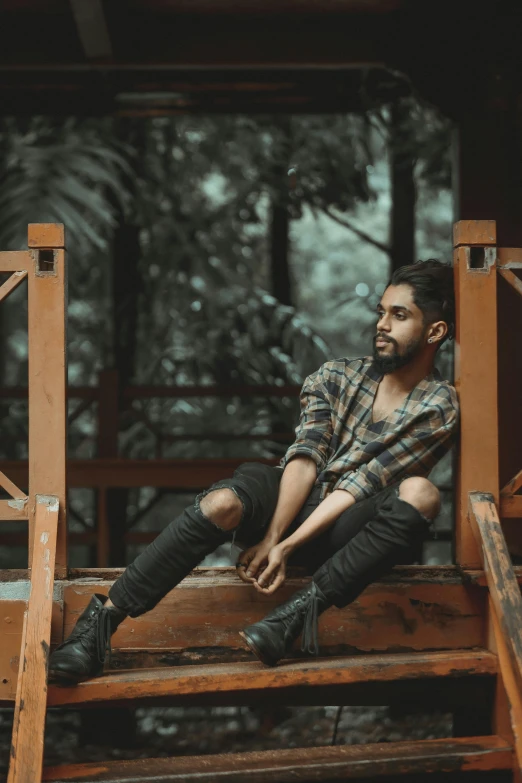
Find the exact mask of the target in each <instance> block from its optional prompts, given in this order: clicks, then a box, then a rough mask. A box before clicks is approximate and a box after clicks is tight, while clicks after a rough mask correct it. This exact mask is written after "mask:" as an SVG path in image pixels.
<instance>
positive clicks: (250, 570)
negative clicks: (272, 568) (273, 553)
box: [236, 538, 274, 583]
mask: <svg viewBox="0 0 522 783" xmlns="http://www.w3.org/2000/svg"><path fill="white" fill-rule="evenodd" d="M273 546H274V544H273V542H272V541H269V540H268V539H266V538H265V539H263V540H262V541H260V542H259V544H255V546H251V547H250V549H245V551H244V552H241V554H240V555H239V557H238V560H237V563H236V569H237V574H238V576H239V577H240V579H242V580H243V582H249V583H253V582H254V581H255V579H256V576H257V574H258V571H259V570H260V569H261V570H263V569H264V568H265V567H266V566H267V565H268V555H269V553H270V550H271V549H272V548H273Z"/></svg>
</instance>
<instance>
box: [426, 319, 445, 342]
mask: <svg viewBox="0 0 522 783" xmlns="http://www.w3.org/2000/svg"><path fill="white" fill-rule="evenodd" d="M447 334H448V324H447V323H446V321H435V323H432V324H430V327H429V329H428V334H427V340H428V343H430V344H431V345H440V343H441V342H442V340H444V338H445V337H446V335H447Z"/></svg>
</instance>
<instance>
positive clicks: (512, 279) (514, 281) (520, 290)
mask: <svg viewBox="0 0 522 783" xmlns="http://www.w3.org/2000/svg"><path fill="white" fill-rule="evenodd" d="M498 271H499V274H501V275H502V277H503V278H504V280H506V281H507V282H508V283H509V285H510V286H512V287H513V288H514V289H515V291H516V292H517V294H520V296H522V280H521V279H520V278H519V277H517V276H516V274H515V273H514V272H513V271H512V270H511V269H499V270H498Z"/></svg>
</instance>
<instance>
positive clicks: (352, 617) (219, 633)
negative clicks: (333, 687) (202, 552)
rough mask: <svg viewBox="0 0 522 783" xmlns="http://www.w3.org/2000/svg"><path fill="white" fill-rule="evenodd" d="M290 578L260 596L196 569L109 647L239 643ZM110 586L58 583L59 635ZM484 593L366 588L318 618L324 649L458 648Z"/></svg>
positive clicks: (479, 632)
mask: <svg viewBox="0 0 522 783" xmlns="http://www.w3.org/2000/svg"><path fill="white" fill-rule="evenodd" d="M305 583H306V580H305V579H303V578H293V579H288V580H287V583H286V584H285V585H284V586H283V587H282V588H281V590H280V591H278V593H277V594H276V595H274V596H270V597H268V596H262V595H259V594H258V593H256V592H255V591H254V589H253V588H252V587H251V586H250V585H248V584H245V583H244V582H242V581H241V580H240V579H239V578H238V576H237V575H236V573H235V570H234V569H223V570H222V573H221V574H218V573H214V574H213V576H212V577H210V578H209V577H208V576H206V575H205V572H204V571H202V572H200V573H199V574H198V571H195V572H193V574H192V575H191V576H189V577H187V578H186V579H184V580H183V582H181V584H180V585H179V586H178V587H177V588H176V589H174V590H172V591H171V592H170V593H169V594H168V595H167V596H165V598H164V599H163V600H162V601H161V602H160V603H159V604H158V605H157V606H156V607H155V609H154V610H152V611H151V612H148V613H147V614H145V615H142V616H141V617H139V618H136V619H131V618H127V619H126V620H125V621H124V623H122V625H121V626H120V627H119V629H118V631H117V633H116V634H115V636H114V637H113V640H114V642H113V643H114V647H115V648H126V649H136V648H141V647H142V648H147V649H163V650H181V649H185V650H187V649H188V650H190V649H192V650H194V652H195V653H197V650H198V649H201V648H208V647H213V648H220V647H221V648H225V649H238V648H243V642H242V640H241V639H240V637H239V631H241V630H242V629H243V628H245V627H246V626H247V625H250V624H251V623H253V622H256V621H257V620H260V619H261V618H262V617H263V616H264V615H265V614H266V613H267V612H268V611H269V610H270V609H272V608H273V607H274V606H277V605H278V604H280V603H282V602H283V601H284V600H286V599H287V598H288V597H290V595H291V594H292V593H293V592H294V591H296V590H298V589H300V588H301V587H302V586H303V585H304V584H305ZM110 585H111V583H110V582H103V581H98V580H96V581H89V582H80V581H75V582H73V583H67V582H65V583H64V633H65V634H66V635H67V634H69V633H70V631H71V630H72V628H73V627H74V625H75V624H76V621H77V619H78V617H79V615H80V614H81V612H82V611H83V609H84V608H85V606H86V605H87V603H88V602H89V600H90V597H91V595H92V594H93V593H94V592H100V593H105V594H106V593H108V591H109V588H110ZM485 600H486V594H485V591H483V590H481V589H480V588H477V587H476V586H473V585H469V586H468V585H462V584H461V583H460V584H459V583H450V584H445V583H441V584H438V583H436V582H435V583H434V582H429V581H428V582H422V581H420V582H400V581H397V582H395V581H393V580H392V579H391V578H388V579H383V580H381V581H378V582H376V583H374V584H373V585H370V586H369V587H368V588H367V589H366V590H365V591H364V592H363V593H362V595H361V596H359V598H358V599H357V600H356V601H354V602H353V603H352V604H350V605H349V606H347V607H345V608H344V609H342V610H341V609H335V608H332V609H330V610H329V611H328V612H325V613H324V614H323V615H322V616H321V618H320V623H319V633H320V636H319V641H320V645H321V650H322V651H323V652H324V653H329V654H330V653H338V654H339V653H347V654H350V653H353V652H361V651H362V652H365V651H378V650H380V651H386V650H387V651H398V650H423V649H459V648H461V649H462V648H470V647H482V646H483V643H484V622H485V620H484V616H485Z"/></svg>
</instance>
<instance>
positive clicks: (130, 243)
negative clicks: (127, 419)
mask: <svg viewBox="0 0 522 783" xmlns="http://www.w3.org/2000/svg"><path fill="white" fill-rule="evenodd" d="M115 131H116V135H117V138H118V140H119V141H121V142H124V143H126V144H130V145H132V146H133V147H134V148H135V150H136V157H135V160H136V161H138V165H140V163H141V162H142V161H143V159H144V156H145V127H144V125H143V121H142V122H140V120H138V121H137V123H136V121H132V120H131V121H128V120H127V121H125V120H123V121H120V122H119V123H118V124H117V125H116V126H115ZM135 181H136V176H135V177H134V179H133V180H132V181H130V182H129V191H130V192H131V193H132V192H133V189H134V187H135ZM116 219H117V226H116V230H115V232H114V240H113V253H112V348H113V350H112V369H114V370H116V372H117V374H118V384H119V390H120V395H119V414H120V415H121V413H122V412H123V410H124V407H125V401H124V397H123V390H124V389H125V387H126V386H128V385H129V384H130V383H132V381H133V380H134V376H135V372H136V350H137V327H138V308H139V297H140V292H141V290H142V288H143V286H142V281H141V270H140V259H141V248H140V241H139V234H140V227H139V225H138V224H137V218H136V210H135V208H134V206H131V208H130V209H128V210H127V211H126V212H124V211H123V209H122V208H121V206H118V208H117V215H116ZM114 456H118V455H117V454H115V455H114ZM128 500H129V490H128V489H123V488H112V489H110V490H109V491H108V492H107V518H108V520H109V566H123V565H125V564H126V546H125V533H126V531H127V506H128Z"/></svg>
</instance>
